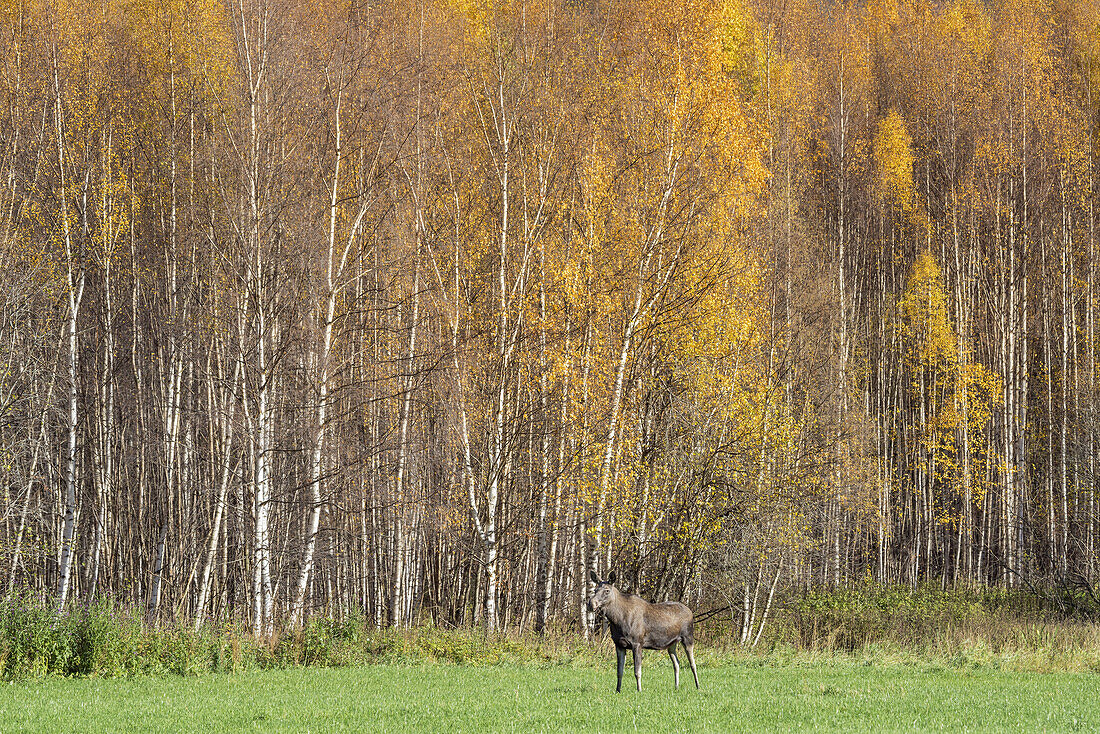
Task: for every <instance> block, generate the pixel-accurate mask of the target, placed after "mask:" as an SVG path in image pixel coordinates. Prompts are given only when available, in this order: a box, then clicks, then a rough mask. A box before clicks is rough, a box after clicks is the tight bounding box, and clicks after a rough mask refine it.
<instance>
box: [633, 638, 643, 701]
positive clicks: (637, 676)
mask: <svg viewBox="0 0 1100 734" xmlns="http://www.w3.org/2000/svg"><path fill="white" fill-rule="evenodd" d="M634 680H636V681H638V690H639V691H641V690H642V646H641V645H634Z"/></svg>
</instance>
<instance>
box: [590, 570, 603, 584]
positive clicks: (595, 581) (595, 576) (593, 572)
mask: <svg viewBox="0 0 1100 734" xmlns="http://www.w3.org/2000/svg"><path fill="white" fill-rule="evenodd" d="M588 575H589V576H591V577H592V583H594V584H596V585H597V586H598V585H599V583H600V577H599V576H597V575H596V572H595V571H589V572H588Z"/></svg>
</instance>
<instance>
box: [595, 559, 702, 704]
mask: <svg viewBox="0 0 1100 734" xmlns="http://www.w3.org/2000/svg"><path fill="white" fill-rule="evenodd" d="M592 581H593V582H595V584H596V591H595V593H594V594H592V598H591V599H589V600H588V609H589V610H590V611H596V610H597V609H602V610H603V614H604V616H605V617H607V622H608V625H609V626H610V627H611V639H612V640H613V641H614V642H615V653H616V655H617V656H618V669H619V680H618V684H617V685H616V686H615V692H616V693H617V692H619V691H620V690H622V687H623V667H624V665H625V664H626V651H627V650H631V651H632V652H633V653H634V678H635V680H636V681H637V683H638V690H639V691H640V690H642V650H667V651H668V656H669V657H670V658H671V659H672V669H673V671H674V673H675V678H676V687H677V688H679V687H680V661H679V660H678V659H677V658H676V643H680V644H681V645H683V646H684V650H685V651H687V656H688V662H689V663H691V675H692V676H693V677H694V678H695V687H696V688H698V687H699V674H698V672H696V670H695V654H694V652H693V650H694V647H695V620H694V617H693V615H692V613H691V610H690V609H688V608H687V607H686V606H684V605H683V604H681V603H680V602H678V601H664V602H660V603H658V604H650V603H649V602H647V601H646V600H644V599H642V598H641V597H640V596H634V595H633V594H623V593H622V592H620V591H619V590H618V589H616V588H615V587H614V586H613V585H612V584H614V583H615V573H614V572H612V573H611V574H610V575H609V576H608V577H607V581H600V579H599V578H598V577H597V576H596V574H595V573H593V574H592Z"/></svg>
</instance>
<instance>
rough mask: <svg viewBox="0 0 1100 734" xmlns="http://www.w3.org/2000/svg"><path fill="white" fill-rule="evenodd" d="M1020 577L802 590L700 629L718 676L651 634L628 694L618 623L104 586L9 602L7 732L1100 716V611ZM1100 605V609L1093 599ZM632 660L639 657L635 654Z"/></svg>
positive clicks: (3, 676) (1055, 724) (971, 727)
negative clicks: (505, 628) (323, 612)
mask: <svg viewBox="0 0 1100 734" xmlns="http://www.w3.org/2000/svg"><path fill="white" fill-rule="evenodd" d="M1066 608H1069V605H1068V604H1067V603H1065V602H1064V601H1063V602H1061V603H1060V605H1058V606H1053V607H1052V606H1051V605H1043V604H1039V603H1038V602H1037V601H1036V600H1035V599H1034V598H1032V597H1028V596H1024V595H1021V594H1018V593H1015V594H1006V593H1004V592H996V591H963V592H941V591H938V590H935V589H930V588H922V589H917V590H903V589H878V590H859V589H848V590H839V591H835V592H832V593H830V594H826V595H816V596H815V595H805V596H802V597H798V598H791V599H789V600H787V602H786V603H785V604H784V606H783V607H782V609H781V612H780V613H778V614H777V615H776V618H775V620H774V623H773V625H772V626H771V627H769V633H768V634H767V635H766V636H765V640H764V641H763V642H762V643H761V645H760V646H758V647H757V648H755V649H746V648H743V647H741V646H740V645H738V644H737V642H736V639H737V635H736V631H735V630H733V629H731V628H730V626H729V622H728V621H725V622H723V621H722V620H720V619H718V620H712V621H709V622H707V623H705V624H703V625H701V627H700V628H699V630H698V645H697V647H696V654H697V658H698V660H699V665H700V678H701V681H702V686H703V687H702V690H700V691H696V690H695V689H694V686H693V685H692V683H691V674H690V670H688V669H687V667H686V660H683V658H681V660H682V662H683V663H684V664H685V665H684V670H683V674H682V685H681V688H680V690H679V691H674V690H673V688H672V667H671V663H670V662H669V661H668V658H667V656H666V655H665V654H664V653H657V652H649V653H647V654H646V660H645V663H644V665H643V679H642V685H643V691H642V693H641V694H640V695H639V694H638V693H637V692H636V691H634V690H633V685H634V683H633V679H632V677H631V672H630V671H629V669H628V672H627V680H625V681H624V689H625V690H624V692H623V693H621V694H616V693H615V692H614V691H615V672H614V659H615V656H614V651H613V649H612V646H611V643H610V640H609V639H608V638H607V636H606V634H605V635H602V636H601V637H600V638H599V639H596V640H593V641H585V640H584V639H582V638H581V636H579V635H578V634H576V633H575V632H574V631H571V630H568V629H561V630H557V631H555V632H554V633H553V634H550V635H548V636H546V637H545V638H539V637H537V636H535V635H533V634H531V633H529V632H528V633H522V632H512V633H509V634H494V635H487V634H485V632H484V631H481V630H477V629H459V630H443V629H439V628H436V627H433V626H432V625H429V624H425V625H422V626H419V627H416V628H414V629H411V630H393V629H376V628H374V627H373V626H371V625H369V624H366V623H364V621H363V620H362V619H357V618H355V617H345V618H315V619H312V620H310V622H309V623H308V624H307V625H305V627H304V628H301V629H297V630H281V631H278V632H277V633H276V634H275V635H274V636H272V637H270V638H264V639H258V638H255V637H253V636H252V635H251V634H250V632H249V631H248V630H247V629H246V628H243V627H242V626H241V625H239V624H234V623H230V622H222V623H216V622H211V623H209V624H206V625H204V626H202V627H201V629H199V630H195V629H194V627H193V625H191V624H188V623H187V621H186V620H180V621H179V622H176V623H171V622H162V623H160V624H148V623H147V622H145V621H144V620H142V619H141V617H140V614H139V612H138V611H137V610H134V609H131V608H127V607H117V606H113V605H111V604H103V605H99V606H96V607H92V608H90V609H73V610H70V611H67V612H66V613H59V612H57V611H56V610H55V609H53V608H50V607H48V606H45V605H43V604H42V603H40V602H36V600H33V599H16V600H13V601H11V602H9V603H6V604H0V681H3V682H0V734H8V732H23V731H26V732H58V731H66V732H85V731H87V732H111V731H116V732H142V731H146V732H222V731H264V732H267V731H294V732H309V731H312V732H329V731H353V732H360V731H386V732H404V731H433V732H434V731H441V730H442V731H446V732H448V733H450V732H460V731H591V732H599V731H607V732H617V731H662V732H663V731H787V730H796V729H802V730H807V731H927V730H946V731H1075V730H1082V731H1097V730H1100V624H1098V623H1097V622H1096V621H1095V619H1094V617H1093V615H1092V614H1091V613H1077V614H1074V615H1068V614H1066V613H1064V612H1063V611H1062V610H1063V609H1066ZM1086 611H1087V610H1086ZM628 668H629V666H628Z"/></svg>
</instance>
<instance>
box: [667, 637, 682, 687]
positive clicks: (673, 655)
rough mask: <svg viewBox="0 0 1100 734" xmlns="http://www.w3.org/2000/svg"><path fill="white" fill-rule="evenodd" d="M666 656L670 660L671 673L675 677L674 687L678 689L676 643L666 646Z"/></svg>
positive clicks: (678, 672) (678, 669)
mask: <svg viewBox="0 0 1100 734" xmlns="http://www.w3.org/2000/svg"><path fill="white" fill-rule="evenodd" d="M668 656H669V657H670V658H672V672H673V674H674V675H675V676H676V687H677V688H679V687H680V661H679V660H677V659H676V643H675V642H674V643H672V644H671V645H669V646H668Z"/></svg>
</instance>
